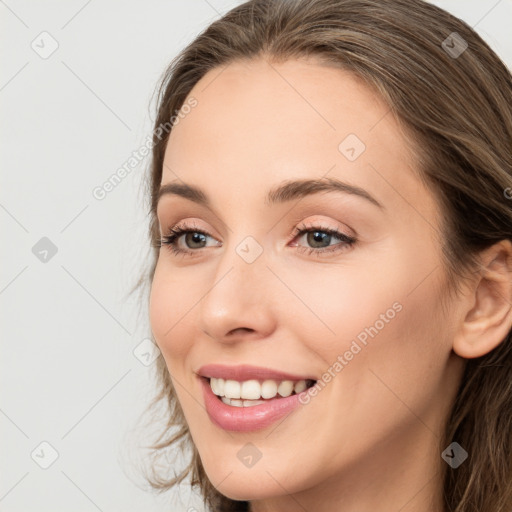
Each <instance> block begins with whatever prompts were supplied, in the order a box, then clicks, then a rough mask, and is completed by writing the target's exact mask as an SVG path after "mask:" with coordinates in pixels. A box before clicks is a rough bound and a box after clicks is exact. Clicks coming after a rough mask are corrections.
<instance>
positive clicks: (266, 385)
mask: <svg viewBox="0 0 512 512" xmlns="http://www.w3.org/2000/svg"><path fill="white" fill-rule="evenodd" d="M202 378H203V379H204V380H205V381H206V382H207V383H208V385H209V386H210V389H211V391H212V393H213V394H214V395H216V397H217V399H218V400H220V401H222V402H223V403H224V404H226V405H230V406H232V407H254V406H257V405H263V404H265V403H268V402H269V401H273V400H278V399H281V398H287V397H289V396H293V395H298V394H299V393H302V392H303V391H305V390H307V389H309V388H310V387H313V386H314V385H315V384H316V380H313V379H299V380H274V379H265V380H263V379H250V380H244V381H237V380H232V379H223V378H216V377H202Z"/></svg>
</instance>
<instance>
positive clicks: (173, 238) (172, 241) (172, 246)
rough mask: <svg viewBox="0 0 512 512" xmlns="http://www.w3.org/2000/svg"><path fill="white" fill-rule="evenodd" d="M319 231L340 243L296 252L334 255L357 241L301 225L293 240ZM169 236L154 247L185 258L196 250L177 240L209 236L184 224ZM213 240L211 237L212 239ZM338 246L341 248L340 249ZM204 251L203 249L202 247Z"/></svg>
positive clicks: (300, 247)
mask: <svg viewBox="0 0 512 512" xmlns="http://www.w3.org/2000/svg"><path fill="white" fill-rule="evenodd" d="M315 231H319V232H321V233H326V234H328V235H330V236H334V237H335V238H338V239H339V240H341V242H342V243H340V244H336V245H334V246H332V248H322V249H315V248H313V247H304V246H300V245H297V246H296V247H297V250H298V251H299V252H301V253H307V254H308V255H311V254H313V253H316V254H317V255H319V254H326V253H335V252H338V251H342V250H344V248H346V247H349V248H350V247H352V246H353V245H354V244H355V243H356V242H357V239H356V238H355V237H353V236H349V235H346V234H345V233H341V232H340V231H337V230H336V229H330V228H323V227H321V226H305V225H302V226H300V227H296V228H295V229H294V230H293V239H294V240H295V238H297V237H299V236H302V235H303V234H305V233H310V232H315ZM169 233H170V234H169V235H164V236H163V237H162V238H160V239H159V240H157V244H156V245H155V246H156V247H157V248H159V247H162V246H164V245H167V246H168V248H169V250H170V251H171V252H172V253H173V254H175V255H182V256H186V255H187V254H188V255H191V254H192V253H197V252H198V249H179V248H178V246H177V244H176V242H177V240H178V239H179V238H180V237H181V236H182V235H183V234H186V233H200V234H202V235H205V236H211V235H210V234H209V233H207V232H206V231H203V230H202V229H199V228H197V227H196V226H194V225H191V226H188V225H186V224H184V225H178V226H174V227H172V228H169ZM212 238H213V237H212ZM339 246H342V247H341V248H340V247H339ZM203 249H204V247H203Z"/></svg>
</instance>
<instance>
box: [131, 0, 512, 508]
mask: <svg viewBox="0 0 512 512" xmlns="http://www.w3.org/2000/svg"><path fill="white" fill-rule="evenodd" d="M453 32H456V33H457V34H458V35H459V36H460V37H461V38H462V39H460V40H459V41H462V40H464V41H465V42H466V43H467V45H468V47H467V49H466V50H465V51H464V52H463V53H462V54H460V55H458V56H457V55H454V54H453V53H450V51H449V50H450V48H453V47H454V44H455V43H454V39H453V37H457V36H451V37H452V39H449V37H450V35H451V34H452V33H453ZM447 38H448V39H447ZM443 41H445V43H443ZM446 41H447V42H446ZM455 48H456V49H457V48H462V47H461V46H460V45H459V46H458V47H457V46H456V47H455ZM309 56H313V57H316V58H318V59H319V61H321V62H323V63H325V64H327V65H330V66H332V67H339V68H343V69H346V70H350V71H351V72H353V73H354V74H355V75H357V76H359V77H360V78H362V79H363V80H365V82H366V83H367V84H368V85H369V86H370V87H373V88H374V89H375V90H376V92H377V93H378V94H380V95H381V97H382V98H383V99H384V100H385V101H386V102H387V104H388V105H389V107H390V110H391V112H392V114H393V115H394V116H395V117H396V119H397V120H398V121H399V122H400V123H401V124H402V125H403V126H404V127H405V128H406V133H407V134H408V135H410V136H411V140H412V141H414V142H415V143H416V144H415V146H414V147H415V154H416V157H417V161H418V169H417V171H418V173H419V176H420V178H421V179H422V180H423V181H424V183H426V184H427V185H428V186H429V187H430V190H431V191H432V193H433V194H434V196H435V197H436V198H437V199H438V201H439V204H440V207H441V211H442V214H443V215H442V218H443V226H442V240H441V243H442V248H443V258H444V260H445V261H444V263H445V270H446V274H447V276H448V277H449V284H450V286H449V288H450V291H454V292H455V293H458V292H459V291H460V288H459V284H460V282H461V279H464V278H465V277H467V276H469V275H472V274H473V273H474V272H475V271H476V270H478V254H479V252H480V251H481V250H483V249H485V248H487V247H489V246H491V245H493V244H494V243H495V242H498V241H500V240H503V239H511V240H512V211H511V207H510V206H511V202H510V199H509V198H507V197H506V194H505V190H509V189H508V187H510V185H511V184H512V156H511V153H512V151H511V148H512V80H511V74H510V72H509V70H508V69H507V68H506V66H505V65H504V64H503V63H502V62H501V60H500V59H499V58H498V57H497V56H496V54H495V53H494V52H493V51H492V50H491V49H490V48H489V46H488V45H487V44H486V43H485V42H484V41H483V40H482V39H481V38H480V37H479V36H478V34H476V32H475V31H474V30H473V29H472V28H471V27H469V26H468V25H467V24H466V23H464V22H463V21H461V20H459V19H457V18H455V17H454V16H452V15H450V14H449V13H447V12H445V11H444V10H442V9H440V8H438V7H436V6H434V5H431V4H429V3H426V2H424V1H422V0H282V1H281V0H250V1H247V2H245V3H243V4H241V5H239V6H237V7H236V8H234V9H232V10H231V11H229V12H228V13H227V14H225V15H224V16H222V17H221V18H220V19H218V20H216V21H215V22H213V23H212V24H211V25H210V26H208V27H207V28H206V29H205V30H204V31H203V32H202V33H201V34H199V35H198V36H197V37H196V38H195V40H194V41H193V42H192V43H190V44H189V45H188V46H187V47H186V48H185V49H184V50H183V51H182V52H181V53H180V54H179V55H178V56H177V57H176V58H175V59H174V60H173V61H172V62H171V64H170V65H169V67H168V69H167V70H166V72H165V73H164V75H163V78H162V81H161V83H160V87H159V89H158V100H157V117H156V119H155V132H154V136H153V144H154V146H153V150H152V161H151V168H150V169H149V173H148V175H147V183H146V186H147V191H146V192H147V197H148V198H149V200H150V204H149V215H150V226H149V235H150V238H151V242H152V244H154V245H153V247H154V248H153V250H152V262H151V265H150V267H149V269H147V270H146V272H145V274H144V275H142V276H141V278H140V279H139V282H138V283H137V284H136V285H135V287H134V289H136V288H138V287H141V286H142V285H148V284H150V283H151V282H152V279H153V275H154V271H155V266H156V262H157V259H158V254H159V250H158V248H157V245H158V244H157V243H155V242H156V240H157V239H158V238H159V229H158V221H157V219H156V198H157V192H158V189H159V186H160V183H161V179H162V166H163V159H164V152H165V148H166V143H167V140H168V136H169V133H170V132H168V133H166V135H165V136H164V137H162V133H161V131H160V133H157V130H158V127H159V126H162V125H165V123H168V121H169V119H170V118H171V117H172V116H176V115H177V113H178V112H179V111H180V109H181V107H182V105H183V103H184V101H185V100H186V98H187V96H188V95H189V93H190V91H191V90H192V88H193V87H194V85H195V84H196V83H197V82H198V81H199V80H200V79H201V78H202V77H203V76H204V75H205V73H207V72H208V71H209V70H211V69H213V68H219V70H220V68H221V67H224V66H227V65H229V63H231V62H233V61H235V60H240V59H252V58H257V57H264V58H266V59H267V60H268V61H269V62H270V63H272V62H284V61H286V60H288V59H294V58H302V57H309ZM175 119H176V117H175ZM156 368H157V373H156V381H157V384H158V387H159V392H158V394H157V395H156V396H155V398H154V400H153V402H152V403H151V404H150V406H149V408H148V410H149V409H151V408H152V407H155V406H157V405H158V406H159V408H160V409H162V407H161V402H162V401H163V402H164V405H165V414H166V425H165V428H164V431H163V432H162V434H161V435H160V436H159V437H158V439H157V441H156V442H155V444H153V445H152V446H151V448H152V449H153V450H154V451H153V457H154V460H155V461H156V460H157V458H158V456H159V454H160V455H161V454H162V453H164V452H165V450H168V449H170V448H174V447H177V446H180V447H181V448H187V449H189V450H191V454H190V455H191V458H190V461H189V464H188V466H186V467H185V468H184V470H183V471H182V472H181V473H180V474H178V475H177V476H176V477H174V478H166V477H162V476H160V475H158V474H157V472H156V471H154V472H152V475H151V477H149V481H150V483H151V485H152V487H154V488H155V489H159V490H160V491H164V490H167V489H170V488H171V487H172V486H174V485H176V484H177V483H179V482H181V481H182V480H183V479H184V478H185V477H190V478H191V483H192V485H194V486H195V485H197V486H199V488H200V490H201V493H202V495H203V498H204V500H205V503H206V504H207V505H208V506H209V507H210V508H211V510H214V511H223V512H224V511H241V510H248V503H247V502H240V501H233V500H230V499H228V498H226V497H224V496H222V495H221V494H220V493H219V492H218V491H217V490H216V489H215V488H214V487H213V485H212V484H211V483H210V482H209V481H208V478H207V476H206V474H205V471H204V468H203V466H202V464H201V460H200V457H199V454H198V452H197V450H196V448H195V446H194V445H193V442H192V439H191V437H190V433H189V429H188V426H187V424H186V421H185V418H184V415H183V412H182V410H181V407H180V404H179V402H178V400H177V397H176V394H175V391H174V389H173V386H172V383H171V380H170V376H169V372H168V370H167V367H166V364H165V361H164V360H163V358H162V357H160V358H158V360H157V363H156ZM511 431H512V339H511V333H510V332H509V334H508V335H507V337H506V339H504V340H503V342H502V343H500V344H499V345H498V347H496V348H495V349H494V350H492V351H491V352H490V353H488V354H487V355H485V356H483V357H480V358H475V359H469V360H467V364H466V367H465V372H464V375H463V378H462V381H461V384H460V388H459V390H458V395H457V397H456V400H455V403H454V406H453V409H452V411H451V414H450V416H449V418H448V421H447V424H446V429H445V432H444V433H443V439H442V441H441V444H440V446H441V447H442V448H441V450H442V449H444V447H447V446H448V445H449V444H450V443H451V442H452V441H456V442H458V443H459V444H460V445H461V446H462V447H464V448H465V449H466V450H467V451H468V452H469V457H468V459H467V460H466V461H465V462H464V463H463V464H462V465H461V466H460V467H458V468H457V469H451V468H450V467H449V466H448V465H447V464H446V465H444V474H443V475H442V478H443V482H444V484H443V485H444V503H445V508H446V511H448V512H470V511H471V512H474V511H479V512H510V511H511V510H512V445H511V440H512V436H511ZM154 467H155V468H156V464H155V465H154Z"/></svg>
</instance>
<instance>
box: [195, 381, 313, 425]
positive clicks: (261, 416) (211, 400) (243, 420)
mask: <svg viewBox="0 0 512 512" xmlns="http://www.w3.org/2000/svg"><path fill="white" fill-rule="evenodd" d="M200 379H201V385H202V386H203V396H204V402H205V405H206V412H207V413H208V416H209V417H210V420H211V421H212V422H213V423H214V424H215V425H217V426H218V427H220V428H222V429H224V430H230V431H233V432H250V431H252V430H260V429H263V428H265V427H268V426H269V425H271V424H272V423H274V422H276V421H277V420H279V419H280V418H282V417H283V416H286V415H287V414H289V413H290V412H291V411H293V410H294V409H296V408H297V407H298V406H299V405H302V404H301V403H300V401H299V398H300V396H301V394H302V393H305V392H306V391H307V390H305V391H302V393H299V394H297V395H290V396H288V397H286V398H276V399H272V400H269V401H268V402H267V403H264V404H260V405H252V406H250V407H235V406H232V405H227V404H225V403H224V402H223V401H222V400H219V398H218V397H217V395H215V394H214V393H213V391H212V388H211V387H210V383H209V382H208V380H207V379H206V378H204V377H200Z"/></svg>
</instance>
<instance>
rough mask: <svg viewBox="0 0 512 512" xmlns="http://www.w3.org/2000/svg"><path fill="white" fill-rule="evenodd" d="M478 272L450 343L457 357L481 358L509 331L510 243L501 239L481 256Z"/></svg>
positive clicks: (511, 293) (511, 318)
mask: <svg viewBox="0 0 512 512" xmlns="http://www.w3.org/2000/svg"><path fill="white" fill-rule="evenodd" d="M481 261H482V270H481V272H480V273H479V275H478V278H477V279H476V280H475V281H474V285H473V286H472V287H471V288H470V291H469V292H468V295H466V299H467V304H468V307H467V308H466V309H465V310H463V315H464V317H463V321H462V323H461V325H460V327H459V329H458V330H457V332H456V334H455V337H454V340H453V350H454V352H455V353H456V354H458V355H459V356H461V357H464V358H467V359H472V358H475V357H481V356H483V355H485V354H487V353H489V352H491V351H492V350H493V349H494V348H496V347H497V346H498V345H499V344H500V343H501V342H503V341H504V340H505V338H506V337H507V335H508V334H509V333H510V331H511V329H512V243H511V241H510V240H501V241H500V242H497V243H496V244H494V245H493V246H492V247H490V248H488V249H486V250H485V251H483V252H482V255H481Z"/></svg>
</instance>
